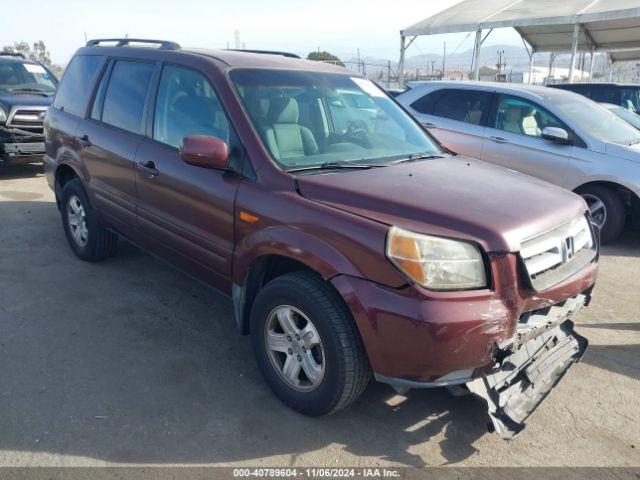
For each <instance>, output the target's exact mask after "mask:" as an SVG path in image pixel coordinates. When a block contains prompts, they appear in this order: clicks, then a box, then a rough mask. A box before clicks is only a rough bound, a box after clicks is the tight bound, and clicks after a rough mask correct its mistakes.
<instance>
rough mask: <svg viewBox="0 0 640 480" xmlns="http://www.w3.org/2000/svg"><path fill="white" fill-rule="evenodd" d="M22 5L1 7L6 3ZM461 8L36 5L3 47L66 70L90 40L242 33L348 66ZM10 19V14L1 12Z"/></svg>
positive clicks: (253, 43) (7, 27) (463, 45)
mask: <svg viewBox="0 0 640 480" xmlns="http://www.w3.org/2000/svg"><path fill="white" fill-rule="evenodd" d="M15 1H16V0H0V5H1V4H2V3H8V2H15ZM458 2H459V0H437V1H434V0H395V1H390V0H385V1H382V0H322V1H314V0H297V1H296V0H263V1H260V0H235V1H233V0H224V1H220V0H209V1H207V0H173V1H166V0H154V1H151V0H138V1H134V0H131V1H124V0H100V1H96V0H28V7H25V8H26V9H27V10H28V12H31V13H32V14H29V15H26V14H27V13H28V12H26V11H24V10H23V11H22V12H21V14H20V16H21V18H22V19H24V18H28V25H29V28H28V29H25V28H24V27H25V24H24V22H23V21H14V19H12V15H6V14H5V15H2V17H1V18H0V47H1V46H4V45H10V44H13V42H15V41H20V40H25V41H28V42H29V43H33V42H34V41H37V40H44V42H45V44H46V45H47V47H48V49H49V50H50V51H51V56H52V60H53V62H54V63H58V64H65V63H66V62H68V60H69V59H70V58H71V56H72V55H73V52H74V51H75V50H76V49H77V48H78V47H80V46H82V45H83V44H84V43H85V35H86V37H87V38H89V39H91V38H105V37H122V36H125V35H126V34H128V36H129V37H131V38H135V37H138V38H160V39H167V40H174V41H177V42H178V43H180V44H181V45H182V46H185V47H201V48H226V47H227V45H229V46H230V47H231V48H233V47H234V45H235V32H236V30H237V31H238V32H239V36H240V41H241V44H244V46H245V48H250V49H265V50H286V51H291V52H294V53H298V54H304V55H306V54H307V53H308V52H310V51H312V50H316V49H318V48H319V49H321V50H328V51H330V52H332V53H334V54H335V55H338V56H339V57H341V58H343V59H345V58H349V57H352V56H355V55H356V53H357V51H358V49H359V50H360V54H361V55H362V56H366V57H373V58H380V59H392V60H397V59H398V55H399V54H398V50H399V42H400V39H399V38H400V34H399V31H400V30H401V29H402V28H405V27H408V26H409V25H411V24H413V23H416V22H418V21H420V20H422V19H424V18H427V17H429V16H431V15H433V14H435V13H437V12H439V11H441V10H444V9H446V8H448V7H450V6H452V5H455V4H456V3H458ZM0 9H1V10H3V11H7V9H6V8H0ZM445 41H446V42H447V51H448V52H452V51H454V50H456V49H457V51H458V52H463V51H465V50H467V49H470V48H472V47H473V35H469V36H468V37H467V35H466V34H449V35H435V36H431V37H421V38H419V39H418V40H417V41H416V42H415V43H414V45H412V46H411V48H410V50H409V51H408V53H407V55H408V56H412V55H419V54H421V53H440V52H442V48H443V42H445ZM499 43H502V44H514V45H520V44H521V43H520V39H519V37H518V35H517V34H516V33H515V32H514V31H513V30H511V29H502V30H497V31H494V32H493V33H492V34H491V37H489V39H488V40H487V42H486V44H489V45H491V44H499Z"/></svg>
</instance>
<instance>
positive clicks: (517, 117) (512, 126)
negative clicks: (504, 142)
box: [499, 105, 524, 133]
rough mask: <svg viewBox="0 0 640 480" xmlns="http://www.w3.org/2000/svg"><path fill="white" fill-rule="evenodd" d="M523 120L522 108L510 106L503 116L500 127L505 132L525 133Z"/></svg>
mask: <svg viewBox="0 0 640 480" xmlns="http://www.w3.org/2000/svg"><path fill="white" fill-rule="evenodd" d="M521 119H522V115H521V110H520V107H518V106H516V105H509V106H508V107H507V109H506V110H505V111H504V113H503V114H502V115H501V122H500V125H499V127H500V128H501V129H502V130H504V131H505V132H512V133H524V132H523V130H522V123H521Z"/></svg>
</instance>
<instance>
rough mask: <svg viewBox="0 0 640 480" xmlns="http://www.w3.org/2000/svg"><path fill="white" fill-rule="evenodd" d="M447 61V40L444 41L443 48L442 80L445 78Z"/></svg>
mask: <svg viewBox="0 0 640 480" xmlns="http://www.w3.org/2000/svg"><path fill="white" fill-rule="evenodd" d="M446 62H447V42H444V45H443V50H442V78H441V79H440V80H444V72H445V71H446V70H445V65H446Z"/></svg>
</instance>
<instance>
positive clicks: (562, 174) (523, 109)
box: [482, 95, 573, 187]
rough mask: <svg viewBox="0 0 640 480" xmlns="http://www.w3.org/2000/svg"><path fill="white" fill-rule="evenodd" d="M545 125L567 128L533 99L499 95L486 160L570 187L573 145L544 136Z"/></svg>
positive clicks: (484, 153)
mask: <svg viewBox="0 0 640 480" xmlns="http://www.w3.org/2000/svg"><path fill="white" fill-rule="evenodd" d="M545 127H559V128H563V129H565V130H566V129H567V127H566V126H565V125H564V124H563V123H562V122H561V121H560V120H558V119H557V117H556V116H555V115H553V114H551V113H550V112H549V111H548V110H546V109H545V108H543V107H542V106H540V105H538V104H536V103H535V102H532V101H530V100H527V99H524V98H520V97H516V96H511V95H499V96H498V98H497V108H496V109H495V111H494V113H493V114H492V118H491V119H490V120H489V125H488V126H487V128H486V130H485V141H484V145H483V149H482V159H483V160H485V161H487V162H491V163H495V164H497V165H501V166H503V167H507V168H510V169H513V170H517V171H519V172H522V173H526V174H528V175H531V176H533V177H537V178H541V179H543V180H546V181H548V182H551V183H555V184H556V185H560V186H563V187H564V186H566V185H565V183H566V173H567V167H568V165H569V161H570V160H571V154H572V149H573V147H572V146H571V145H570V144H559V143H555V142H552V141H550V140H545V139H544V138H542V130H543V129H544V128H545Z"/></svg>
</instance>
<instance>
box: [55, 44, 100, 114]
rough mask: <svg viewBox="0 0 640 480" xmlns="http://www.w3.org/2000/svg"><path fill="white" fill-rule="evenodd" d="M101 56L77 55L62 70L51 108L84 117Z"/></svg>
mask: <svg viewBox="0 0 640 480" xmlns="http://www.w3.org/2000/svg"><path fill="white" fill-rule="evenodd" d="M102 60H103V57H102V56H99V55H77V56H75V57H73V59H72V60H71V62H70V63H69V65H68V66H67V69H66V70H65V72H64V76H63V77H62V81H61V82H60V86H59V88H58V92H57V94H56V98H55V100H54V101H53V108H56V109H58V110H62V111H64V112H67V113H70V114H71V115H76V116H79V117H84V114H85V111H86V109H87V103H88V101H89V96H90V94H91V91H90V90H91V86H92V85H93V82H94V80H95V78H96V76H97V75H98V72H99V70H100V68H99V67H100V65H101V64H102Z"/></svg>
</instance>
